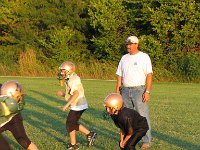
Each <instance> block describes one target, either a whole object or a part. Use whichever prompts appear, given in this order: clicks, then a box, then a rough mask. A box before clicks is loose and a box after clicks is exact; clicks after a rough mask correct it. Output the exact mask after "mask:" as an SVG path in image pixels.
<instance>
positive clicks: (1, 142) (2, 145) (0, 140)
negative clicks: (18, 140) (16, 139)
mask: <svg viewBox="0 0 200 150" xmlns="http://www.w3.org/2000/svg"><path fill="white" fill-rule="evenodd" d="M0 149H2V150H11V148H10V146H9V144H8V143H7V141H6V140H5V138H4V137H3V136H2V135H1V133H0Z"/></svg>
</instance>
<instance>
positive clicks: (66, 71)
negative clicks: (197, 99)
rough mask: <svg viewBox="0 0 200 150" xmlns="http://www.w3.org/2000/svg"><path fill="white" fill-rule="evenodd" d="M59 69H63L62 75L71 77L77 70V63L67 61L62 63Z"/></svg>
mask: <svg viewBox="0 0 200 150" xmlns="http://www.w3.org/2000/svg"><path fill="white" fill-rule="evenodd" d="M59 69H60V71H61V72H60V74H61V76H63V77H64V78H69V76H70V75H71V74H72V73H73V72H75V65H74V63H72V62H70V61H65V62H63V63H62V64H61V65H60V67H59Z"/></svg>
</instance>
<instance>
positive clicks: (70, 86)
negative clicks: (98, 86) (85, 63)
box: [65, 73, 88, 111]
mask: <svg viewBox="0 0 200 150" xmlns="http://www.w3.org/2000/svg"><path fill="white" fill-rule="evenodd" d="M65 84H66V95H65V99H66V100H68V99H69V97H70V96H71V95H73V92H74V91H76V90H77V91H78V92H79V96H78V97H77V98H76V99H75V100H74V102H72V103H71V106H70V108H71V110H75V111H80V110H84V109H87V108H88V103H87V100H86V98H85V94H84V89H83V85H82V83H81V80H80V77H79V76H78V75H77V74H76V73H73V74H72V75H71V76H70V78H69V80H68V81H66V83H65Z"/></svg>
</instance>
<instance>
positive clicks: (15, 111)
mask: <svg viewBox="0 0 200 150" xmlns="http://www.w3.org/2000/svg"><path fill="white" fill-rule="evenodd" d="M23 97H24V93H23V89H22V86H21V84H20V83H19V82H16V81H7V82H5V83H4V84H3V85H2V86H1V88H0V149H2V150H11V147H10V146H9V144H8V143H7V141H6V140H5V139H4V137H3V135H2V134H1V133H2V132H4V131H6V130H9V131H10V132H11V133H12V134H13V136H14V137H15V139H16V140H17V142H18V143H19V144H20V145H21V146H22V147H23V148H24V149H28V150H38V148H37V146H36V145H35V144H34V143H32V142H31V141H30V139H29V138H28V136H27V135H26V131H25V129H24V125H23V118H22V115H21V113H20V112H21V110H22V109H23V107H24V104H25V101H24V98H23Z"/></svg>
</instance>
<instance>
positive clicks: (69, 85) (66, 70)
mask: <svg viewBox="0 0 200 150" xmlns="http://www.w3.org/2000/svg"><path fill="white" fill-rule="evenodd" d="M59 69H60V74H61V75H62V76H63V78H64V79H65V85H66V91H65V92H62V91H58V96H64V97H65V99H66V100H67V104H66V105H64V107H63V109H62V110H63V111H65V110H67V109H68V108H69V107H70V112H69V114H68V116H67V121H66V130H67V132H68V133H69V136H70V143H69V144H68V149H73V150H74V149H79V146H78V144H77V141H76V131H80V132H81V133H83V134H85V135H86V137H87V141H88V146H91V145H93V143H94V141H95V139H96V133H95V132H93V131H89V130H88V129H86V128H85V127H84V126H83V125H81V124H80V123H79V119H80V118H81V115H82V114H83V112H84V111H85V110H86V109H87V108H88V103H87V100H86V98H85V95H84V89H83V86H82V83H81V80H80V77H79V76H78V75H77V74H76V73H75V65H74V63H72V62H69V61H66V62H63V63H62V64H61V65H60V67H59Z"/></svg>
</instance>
